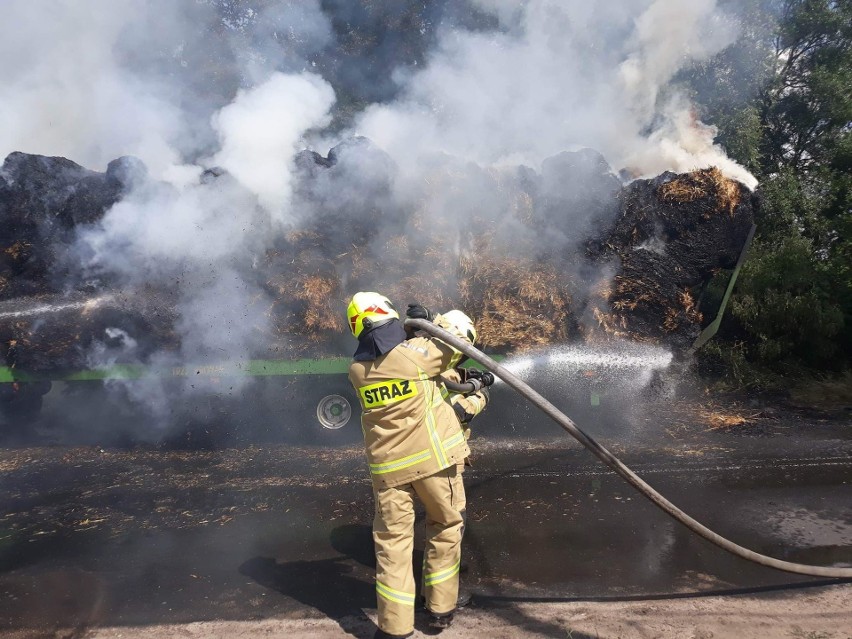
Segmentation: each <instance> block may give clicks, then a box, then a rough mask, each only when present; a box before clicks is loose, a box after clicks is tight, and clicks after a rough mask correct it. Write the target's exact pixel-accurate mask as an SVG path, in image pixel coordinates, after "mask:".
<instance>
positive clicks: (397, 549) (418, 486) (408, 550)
mask: <svg viewBox="0 0 852 639" xmlns="http://www.w3.org/2000/svg"><path fill="white" fill-rule="evenodd" d="M373 492H374V496H375V500H376V515H375V518H374V520H373V541H374V542H375V545H376V600H377V602H378V611H379V628H381V629H382V630H384V631H385V632H387V633H389V634H392V635H405V634H408V633H409V632H411V631H413V630H414V604H415V601H416V596H417V593H416V586H415V583H414V567H413V565H412V552H413V549H414V497H415V495H416V496H417V497H418V498H419V499H420V501H422V502H423V505H424V506H425V508H426V547H425V549H424V553H423V590H422V592H423V596H424V598H425V600H426V607H427V608H428V609H429V610H430V611H431V612H433V613H435V614H444V613H448V612H452V611H453V610H455V607H456V599H457V598H458V591H459V566H460V564H461V538H462V530H463V525H464V524H463V520H462V514H461V512H460V510H461V509H462V508H464V503H465V496H464V486H463V484H462V482H461V476H460V473H459V472H458V467H457V466H456V465H453V466H450V467H449V468H445V469H444V470H441V471H438V472H437V473H435V474H434V475H430V476H429V477H424V478H423V479H417V480H415V481H412V482H410V483H407V484H402V485H401V486H396V487H393V488H379V489H374V491H373Z"/></svg>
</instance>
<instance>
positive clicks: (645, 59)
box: [358, 0, 756, 187]
mask: <svg viewBox="0 0 852 639" xmlns="http://www.w3.org/2000/svg"><path fill="white" fill-rule="evenodd" d="M477 4H478V5H479V6H480V7H481V8H482V9H483V10H486V11H491V12H493V13H494V15H495V16H496V17H497V18H498V19H499V20H500V25H501V29H499V30H496V31H488V32H483V31H473V30H463V29H457V28H451V27H450V28H445V29H443V30H441V31H440V33H439V39H438V46H437V48H436V50H435V51H433V52H432V53H431V55H430V57H429V59H428V61H427V64H426V68H425V69H423V70H421V71H418V72H415V73H414V74H411V75H409V76H407V77H405V78H402V79H401V87H402V92H401V96H400V98H399V99H398V100H397V101H395V102H394V103H391V104H380V105H373V106H371V107H369V108H367V109H366V111H365V113H364V115H363V117H362V118H361V119H360V121H359V123H358V131H359V132H360V133H362V134H364V135H366V136H367V137H369V138H371V139H373V140H374V141H376V142H377V143H378V144H379V145H380V146H382V147H383V148H385V149H386V150H388V151H389V152H390V153H391V154H392V155H393V156H394V157H395V158H397V159H398V158H400V157H417V156H418V155H421V154H426V153H431V152H445V153H449V154H451V155H455V156H458V157H462V158H466V159H469V160H472V161H475V162H479V163H481V164H495V163H496V164H501V163H502V164H505V163H509V164H515V163H527V164H530V165H531V166H538V165H539V164H540V163H541V161H542V160H543V159H544V158H546V157H548V156H551V155H554V154H556V153H558V152H560V151H563V150H572V149H576V148H579V147H591V148H594V149H596V150H598V151H600V152H601V153H603V155H604V157H605V158H606V159H607V160H608V161H609V163H610V164H611V165H612V166H614V167H616V168H622V167H624V168H627V169H628V170H629V171H630V172H631V174H632V175H633V176H634V177H639V176H646V175H655V174H657V173H659V172H660V171H661V170H665V169H671V170H675V171H689V170H693V169H696V168H703V167H706V166H710V165H713V164H719V165H721V166H722V168H723V170H728V172H729V174H731V177H734V178H736V179H739V180H742V181H744V182H745V183H746V184H747V185H748V186H750V187H754V186H755V184H756V181H755V180H754V178H752V177H751V176H749V175H748V173H747V172H746V171H744V170H743V169H741V168H739V167H736V165H735V164H734V163H732V162H731V161H729V160H727V158H726V156H725V154H724V152H723V151H722V149H720V148H718V147H715V146H713V143H712V134H711V131H710V129H709V128H706V127H703V128H702V127H701V126H700V125H698V124H696V127H697V128H698V131H700V134H696V133H694V132H693V131H691V123H692V119H691V118H687V119H684V114H687V115H688V114H689V112H690V110H689V105H688V103H687V102H686V101H685V99H684V98H682V97H681V96H679V95H678V94H677V92H668V93H667V91H668V90H669V87H668V83H669V81H670V80H671V79H672V78H673V77H674V75H675V73H676V72H677V71H679V70H680V69H681V68H683V67H684V66H685V65H687V64H689V63H690V62H693V61H700V60H705V59H707V58H709V57H710V56H712V55H714V54H715V53H718V52H719V51H721V50H722V49H724V48H725V47H726V46H728V45H729V44H731V43H732V42H734V40H735V38H736V36H737V27H736V25H735V24H734V23H733V21H732V20H731V19H729V18H728V17H727V16H726V15H725V14H724V13H723V12H722V11H721V10H720V9H719V8H718V7H717V4H716V2H715V0H701V1H700V2H689V3H684V2H678V1H676V0H655V1H654V2H650V1H647V0H646V1H644V2H643V1H639V2H636V1H634V0H617V1H615V2H613V1H606V2H604V1H599V2H553V1H549V0H541V1H538V2H528V3H522V4H520V5H518V3H504V2H497V1H494V0H479V2H477Z"/></svg>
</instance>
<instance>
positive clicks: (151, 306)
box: [0, 138, 756, 370]
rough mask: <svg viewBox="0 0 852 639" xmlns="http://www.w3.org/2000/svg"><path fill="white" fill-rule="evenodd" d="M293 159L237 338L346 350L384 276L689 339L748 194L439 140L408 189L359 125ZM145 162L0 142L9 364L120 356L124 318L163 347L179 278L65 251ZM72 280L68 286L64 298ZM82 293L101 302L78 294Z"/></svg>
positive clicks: (486, 324)
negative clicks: (278, 222) (436, 153)
mask: <svg viewBox="0 0 852 639" xmlns="http://www.w3.org/2000/svg"><path fill="white" fill-rule="evenodd" d="M296 167H297V168H296V173H295V182H294V185H293V188H294V206H293V209H294V211H296V212H297V218H296V219H295V220H294V221H293V223H292V225H291V226H290V227H289V229H287V230H286V231H285V232H283V233H280V234H278V235H276V236H274V237H271V238H269V242H268V243H267V247H268V248H267V249H266V252H265V253H262V254H260V255H258V256H257V257H256V258H255V259H254V261H253V265H252V266H251V269H250V273H249V274H248V275H246V277H249V278H255V280H256V281H254V282H253V283H254V284H256V286H257V289H258V293H257V295H256V296H255V297H254V298H252V300H251V302H250V305H257V308H256V310H257V311H258V314H259V315H263V314H265V315H266V317H267V318H268V320H269V322H268V325H269V328H267V327H260V326H259V329H260V330H262V331H264V334H263V335H260V340H259V341H263V342H265V343H266V344H267V346H268V348H266V349H265V350H263V351H261V352H257V353H251V354H250V355H251V356H261V357H264V356H268V354H269V353H275V355H274V356H275V357H293V356H298V357H304V356H323V355H339V354H342V353H343V352H348V350H349V349H350V348H351V343H350V342H349V336H348V332H347V331H346V327H345V326H344V323H343V320H342V312H341V309H342V308H343V307H344V306H345V302H346V300H347V299H348V298H349V297H350V296H351V295H352V294H353V293H354V292H356V291H358V290H379V291H382V292H384V293H385V294H387V295H389V296H390V297H391V299H392V300H394V301H395V302H396V303H397V304H398V305H400V307H401V308H400V310H401V311H402V310H404V307H405V304H407V303H409V302H419V303H423V304H426V305H427V306H430V307H432V308H434V309H435V310H439V311H440V310H446V309H449V308H462V309H464V310H465V311H466V312H468V313H469V314H470V315H471V316H472V317H474V318H475V319H476V321H477V324H478V327H479V334H480V343H481V344H482V345H484V346H486V347H488V348H490V349H496V350H502V351H509V350H519V349H524V348H531V347H535V346H543V345H548V344H554V343H558V342H563V341H566V340H571V339H577V338H581V339H585V340H589V341H601V340H605V339H607V338H609V337H620V338H628V339H632V340H634V341H651V342H664V343H667V344H670V345H674V346H679V347H685V346H687V345H689V344H690V343H691V342H692V340H693V339H694V338H695V336H696V335H697V334H698V332H699V329H700V325H701V321H702V317H701V314H700V313H699V312H698V310H697V299H698V297H699V295H700V293H701V287H702V286H703V285H704V284H705V283H706V282H707V281H709V279H710V278H711V277H712V275H713V274H714V273H715V272H716V271H718V270H719V269H724V268H731V267H733V265H734V264H735V262H736V259H737V257H738V255H739V252H740V250H741V248H742V245H743V242H744V239H745V237H746V235H747V232H748V230H749V228H750V226H751V224H752V221H753V217H754V206H755V205H756V201H755V199H754V197H753V195H752V194H751V193H750V192H749V191H748V190H747V189H746V188H745V187H744V186H743V185H742V184H739V183H738V182H735V181H733V180H730V179H727V178H725V177H724V176H723V175H722V174H721V173H720V172H719V170H718V169H702V170H699V171H694V172H692V173H688V174H682V175H675V174H673V173H664V174H663V175H660V176H659V177H657V178H654V179H652V180H636V181H633V182H631V183H630V184H628V185H626V186H622V185H621V182H620V180H619V179H618V178H617V177H616V176H615V175H614V174H613V172H612V171H610V169H609V167H608V165H607V164H606V162H605V161H604V160H603V158H602V157H601V156H600V155H599V154H597V153H595V152H593V151H590V150H584V151H579V152H572V153H561V154H559V155H557V156H554V157H553V158H550V159H548V160H546V161H545V162H544V163H543V166H542V172H541V174H538V173H536V172H535V171H534V170H532V169H530V168H527V167H509V168H505V167H503V168H488V169H483V168H481V167H478V166H476V165H473V164H471V163H461V162H458V161H456V160H452V159H448V158H438V159H436V160H435V161H434V162H433V164H430V165H429V166H428V167H426V168H425V169H424V173H423V175H422V176H421V178H422V183H421V192H420V193H419V195H417V196H416V197H408V198H407V199H405V200H402V201H401V200H400V199H398V198H397V197H396V196H395V195H394V190H393V183H394V180H395V179H397V168H396V167H395V165H394V164H393V162H392V161H391V160H390V159H389V158H388V157H387V155H386V154H384V153H383V152H382V151H381V150H379V149H377V148H376V147H374V146H373V145H372V144H371V143H370V142H369V141H368V140H365V139H363V138H358V139H354V140H350V141H347V142H346V143H344V144H342V145H340V146H339V147H335V148H334V149H332V151H331V152H330V153H329V155H328V157H327V158H326V157H323V156H321V155H319V154H317V153H314V152H303V153H301V154H299V156H298V157H297V158H296ZM219 174H221V171H220V172H219ZM219 174H217V175H219ZM140 176H144V167H140V166H139V165H138V163H136V162H134V161H133V160H131V159H127V158H124V159H121V160H116V161H114V162H112V163H111V164H110V165H109V168H108V170H107V172H106V173H95V172H92V171H87V170H86V169H83V168H82V167H79V166H78V165H76V164H74V163H73V162H70V161H68V160H65V159H63V158H43V157H40V156H29V155H25V154H22V153H15V154H12V155H11V156H9V158H7V160H6V162H5V164H4V165H3V169H2V171H0V219H2V221H3V224H2V226H0V341H2V344H3V345H4V354H5V361H6V364H7V365H9V366H12V365H15V366H19V367H26V368H34V369H37V370H43V369H45V368H51V367H52V368H60V369H61V368H75V367H85V366H86V363H87V357H88V356H89V355H90V354H91V352H92V349H93V348H100V349H104V348H105V349H107V351H109V353H110V354H111V355H110V357H111V359H112V360H115V357H113V355H115V354H119V355H120V354H121V352H123V351H122V349H121V348H119V347H120V346H121V344H120V342H121V341H122V339H124V338H123V337H121V336H122V335H126V336H127V340H128V341H127V343H131V342H132V343H133V344H134V352H133V356H134V357H137V358H138V359H139V360H141V361H144V358H145V356H146V355H145V354H150V353H153V352H155V351H156V350H157V349H158V348H159V349H166V350H173V351H175V352H179V350H180V339H179V338H178V337H177V336H176V334H175V333H176V331H175V326H177V325H178V323H179V322H180V318H179V316H178V315H179V314H178V312H177V311H176V310H175V308H176V307H177V301H178V299H179V291H178V290H177V286H176V287H175V289H174V290H168V291H155V290H142V291H127V292H126V293H124V294H119V293H120V291H118V289H117V287H116V286H115V285H113V284H110V282H109V281H108V280H106V279H102V280H99V281H98V282H96V283H95V284H94V285H93V284H91V283H86V282H84V279H83V274H82V272H81V270H80V268H79V264H74V263H73V260H69V259H67V253H68V247H69V246H70V244H71V243H72V242H73V240H74V237H75V233H76V232H77V229H78V228H86V227H87V226H90V225H93V224H96V223H97V222H98V221H99V220H101V219H102V217H103V216H104V214H105V212H106V211H107V210H108V209H109V208H110V207H111V206H112V205H113V204H115V203H116V202H118V201H119V200H121V198H122V197H123V196H124V194H125V193H126V192H127V191H128V190H129V189H131V188H132V186H133V184H134V183H136V180H139V179H141V178H140ZM218 179H219V178H218V177H216V175H212V174H210V175H208V174H205V177H203V179H202V180H201V183H200V184H199V185H198V188H199V189H203V188H215V186H216V181H217V180H218ZM483 194H486V196H485V199H482V198H483ZM409 195H410V194H409ZM75 269H76V270H75ZM247 281H248V280H247ZM69 288H70V289H76V292H74V293H73V294H71V296H70V297H67V296H66V293H65V291H67V290H68V289H69ZM45 295H48V296H50V300H51V301H50V304H52V305H53V307H52V308H53V311H56V308H57V305H60V306H61V305H62V304H65V305H66V306H65V307H63V309H62V312H53V311H52V312H51V313H50V314H48V315H43V316H38V314H34V315H32V316H26V317H24V316H21V315H20V314H19V313H18V311H19V310H20V308H21V304H22V303H24V302H25V300H24V298H25V297H26V296H28V297H26V299H30V300H37V299H38V298H37V297H34V296H45ZM86 299H100V300H101V301H102V303H101V304H98V305H94V306H92V307H89V308H85V307H84V306H85V305H84V306H79V305H77V300H86ZM4 300H5V301H4ZM151 300H153V301H151ZM4 305H5V306H4ZM108 328H109V329H111V330H112V334H110V333H109V332H108V331H107V329H108ZM110 335H112V336H110ZM111 348H112V349H113V350H109V349H111ZM125 350H126V349H125ZM118 361H120V358H119V360H118Z"/></svg>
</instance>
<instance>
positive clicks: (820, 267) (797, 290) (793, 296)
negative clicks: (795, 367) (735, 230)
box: [731, 233, 845, 367]
mask: <svg viewBox="0 0 852 639" xmlns="http://www.w3.org/2000/svg"><path fill="white" fill-rule="evenodd" d="M738 288H739V290H738V291H737V295H736V297H735V298H734V299H733V302H732V304H731V313H732V315H733V317H734V318H735V319H736V320H737V321H738V322H739V323H740V325H741V327H742V329H743V330H744V331H745V332H746V334H747V335H748V336H749V338H750V339H749V349H748V352H747V356H748V357H750V358H751V359H754V360H757V361H760V362H762V363H764V364H775V363H778V364H790V363H792V362H801V363H802V364H804V365H807V366H812V367H827V366H829V365H831V363H832V362H838V361H840V358H838V356H839V355H842V353H838V341H837V336H838V335H839V334H840V332H841V331H842V330H843V329H844V322H845V318H844V313H843V309H842V308H841V307H840V305H839V304H838V303H837V300H836V299H835V296H834V295H833V294H832V293H833V290H832V289H833V288H834V286H833V282H832V278H831V273H829V272H828V271H827V269H826V267H825V265H824V264H822V263H819V262H818V261H817V260H816V259H815V256H814V251H813V243H812V242H811V241H810V240H809V239H807V238H805V237H803V236H802V235H799V234H796V233H792V234H790V235H789V236H788V237H785V238H783V239H782V240H781V241H780V242H779V243H777V244H766V243H764V242H757V243H756V245H755V246H754V250H753V254H752V255H751V257H750V259H749V261H748V262H747V263H746V265H745V266H744V268H743V271H742V273H741V281H740V283H739V285H738Z"/></svg>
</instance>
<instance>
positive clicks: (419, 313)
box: [405, 304, 432, 322]
mask: <svg viewBox="0 0 852 639" xmlns="http://www.w3.org/2000/svg"><path fill="white" fill-rule="evenodd" d="M405 316H406V317H409V318H411V319H425V320H426V321H428V322H431V321H432V311H430V310H429V309H428V308H426V307H425V306H423V305H422V304H409V305H408V310H407V311H405Z"/></svg>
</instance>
